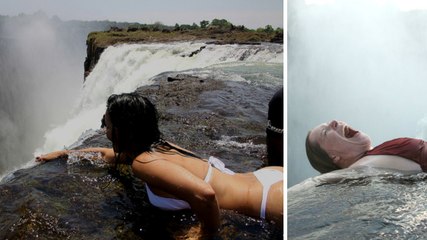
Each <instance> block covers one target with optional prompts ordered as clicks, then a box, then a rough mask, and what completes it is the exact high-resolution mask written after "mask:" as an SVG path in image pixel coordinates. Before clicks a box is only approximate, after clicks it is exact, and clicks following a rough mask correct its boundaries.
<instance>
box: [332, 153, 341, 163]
mask: <svg viewBox="0 0 427 240" xmlns="http://www.w3.org/2000/svg"><path fill="white" fill-rule="evenodd" d="M331 158H332V162H334V164H335V165H336V164H337V163H338V162H339V161H340V160H341V157H340V156H337V155H331Z"/></svg>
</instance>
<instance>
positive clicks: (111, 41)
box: [84, 29, 283, 79]
mask: <svg viewBox="0 0 427 240" xmlns="http://www.w3.org/2000/svg"><path fill="white" fill-rule="evenodd" d="M174 41H204V42H206V43H208V44H261V43H262V42H270V43H279V44H283V33H282V32H259V31H253V30H232V31H231V30H230V31H221V30H218V29H207V30H197V31H196V30H193V31H146V30H137V31H123V30H121V29H111V30H109V31H104V32H92V33H90V34H89V35H88V38H87V40H86V45H87V50H86V51H87V55H86V59H85V62H84V76H85V79H86V77H87V76H88V75H89V73H90V72H91V71H92V69H93V68H94V67H95V65H96V63H97V62H98V60H99V58H100V56H101V54H102V52H103V51H104V50H105V49H106V48H107V47H108V46H111V45H115V44H123V43H154V42H174Z"/></svg>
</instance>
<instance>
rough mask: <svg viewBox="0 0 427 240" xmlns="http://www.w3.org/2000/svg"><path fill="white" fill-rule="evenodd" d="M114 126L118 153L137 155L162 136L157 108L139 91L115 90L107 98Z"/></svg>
mask: <svg viewBox="0 0 427 240" xmlns="http://www.w3.org/2000/svg"><path fill="white" fill-rule="evenodd" d="M106 112H107V114H108V115H109V117H110V119H111V124H112V127H113V129H112V130H113V131H112V133H113V138H112V141H113V145H114V146H115V148H116V149H115V150H116V151H117V152H118V153H126V154H127V155H130V156H136V155H138V154H140V153H142V152H144V151H148V150H150V148H151V145H152V144H153V143H155V142H158V141H159V140H160V135H161V133H160V130H159V127H158V115H157V110H156V108H155V106H154V104H152V103H151V102H150V101H149V100H148V99H147V98H145V97H143V96H141V95H140V94H137V93H123V94H120V95H116V94H113V95H111V96H110V97H109V98H108V101H107V111H106Z"/></svg>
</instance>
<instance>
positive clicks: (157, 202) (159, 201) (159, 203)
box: [145, 157, 234, 211]
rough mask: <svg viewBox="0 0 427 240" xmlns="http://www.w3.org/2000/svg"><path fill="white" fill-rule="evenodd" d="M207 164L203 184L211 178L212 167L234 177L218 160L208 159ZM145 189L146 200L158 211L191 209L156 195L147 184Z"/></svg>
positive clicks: (180, 201) (188, 205) (178, 201)
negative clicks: (158, 209)
mask: <svg viewBox="0 0 427 240" xmlns="http://www.w3.org/2000/svg"><path fill="white" fill-rule="evenodd" d="M208 163H209V168H208V172H207V173H206V176H205V179H203V181H205V182H209V181H210V180H211V178H212V166H214V167H215V168H216V169H218V170H220V171H221V172H223V173H226V174H230V175H234V172H233V171H231V170H230V169H228V168H226V167H225V164H224V163H223V162H222V161H221V160H219V159H218V158H215V157H209V160H208ZM145 188H146V189H147V195H148V200H149V201H150V203H151V204H153V205H154V206H156V207H158V208H160V209H163V210H172V211H176V210H183V209H190V208H191V207H190V204H188V202H186V201H183V200H179V199H175V198H168V197H161V196H158V195H156V194H155V193H153V192H152V191H151V189H150V188H149V187H148V184H145Z"/></svg>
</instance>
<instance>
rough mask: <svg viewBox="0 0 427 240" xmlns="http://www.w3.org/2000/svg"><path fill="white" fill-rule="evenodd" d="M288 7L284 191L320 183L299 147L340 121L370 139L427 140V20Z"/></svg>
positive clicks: (383, 8)
mask: <svg viewBox="0 0 427 240" xmlns="http://www.w3.org/2000/svg"><path fill="white" fill-rule="evenodd" d="M331 2H332V3H331V4H323V5H305V3H304V1H289V2H288V150H287V151H288V159H287V161H288V174H289V175H288V185H289V186H292V185H294V184H297V183H299V182H301V181H302V180H304V179H306V178H308V177H311V176H315V175H318V174H319V173H318V172H316V171H315V170H314V169H313V168H312V167H311V165H310V164H309V162H308V160H307V157H306V154H305V147H304V142H305V138H306V135H307V132H308V131H309V130H310V129H311V128H313V127H314V126H316V125H318V124H320V123H323V122H327V121H330V120H332V119H337V120H342V121H345V122H347V123H349V124H350V125H352V126H354V128H356V129H359V130H361V131H363V132H365V133H367V134H368V135H370V136H371V139H372V142H373V145H378V144H381V143H382V142H384V141H387V140H390V139H392V138H396V137H420V138H424V139H427V132H426V131H427V117H426V116H427V94H425V93H426V90H427V68H426V66H427V65H426V64H427V45H426V42H427V12H426V11H409V12H403V11H400V10H399V9H397V8H396V7H395V6H393V5H391V4H388V5H387V4H379V2H378V1H368V0H364V1H351V0H347V1H343V0H341V1H334V2H333V1H331Z"/></svg>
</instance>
